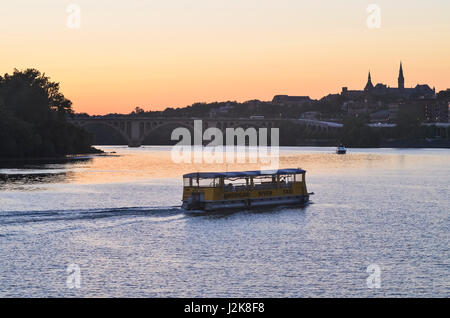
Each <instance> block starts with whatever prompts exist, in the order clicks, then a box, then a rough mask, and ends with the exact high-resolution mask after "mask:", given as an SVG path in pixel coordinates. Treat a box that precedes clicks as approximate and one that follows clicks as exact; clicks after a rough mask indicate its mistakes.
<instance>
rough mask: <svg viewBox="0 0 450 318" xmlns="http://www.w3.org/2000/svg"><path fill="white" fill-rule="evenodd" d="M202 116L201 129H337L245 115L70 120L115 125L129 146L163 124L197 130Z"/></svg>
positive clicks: (320, 123) (313, 123) (137, 145)
mask: <svg viewBox="0 0 450 318" xmlns="http://www.w3.org/2000/svg"><path fill="white" fill-rule="evenodd" d="M195 120H202V129H203V130H206V129H208V128H210V127H216V128H219V129H220V130H221V131H222V132H225V129H226V128H239V127H240V128H244V129H247V128H249V127H255V128H268V129H270V128H280V127H282V125H283V124H285V123H286V122H292V123H294V124H298V125H306V126H307V127H308V128H310V129H320V130H329V129H330V130H331V129H336V126H335V125H334V123H330V125H328V123H325V122H319V121H317V122H315V121H312V120H308V121H307V122H303V121H301V120H296V119H281V118H278V119H252V118H249V119H245V118H221V119H212V118H208V119H202V118H146V117H127V116H123V117H86V118H79V117H76V118H71V119H69V122H71V123H72V124H74V125H77V126H79V127H84V126H87V125H92V124H102V125H106V126H109V127H111V128H113V129H115V130H116V131H117V132H119V134H120V135H121V136H122V137H124V138H125V140H126V141H127V142H128V146H129V147H140V146H141V145H142V142H143V141H144V139H145V138H147V137H148V136H149V135H150V134H151V133H152V132H153V131H155V130H156V129H158V128H161V127H163V126H167V125H172V126H180V127H185V128H188V129H189V130H190V131H193V130H194V121H195Z"/></svg>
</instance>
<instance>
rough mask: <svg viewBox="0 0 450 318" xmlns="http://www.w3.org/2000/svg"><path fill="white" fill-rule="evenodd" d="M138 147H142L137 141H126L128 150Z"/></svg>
mask: <svg viewBox="0 0 450 318" xmlns="http://www.w3.org/2000/svg"><path fill="white" fill-rule="evenodd" d="M140 146H142V143H141V141H140V140H138V139H130V140H129V141H128V147H130V148H139V147H140Z"/></svg>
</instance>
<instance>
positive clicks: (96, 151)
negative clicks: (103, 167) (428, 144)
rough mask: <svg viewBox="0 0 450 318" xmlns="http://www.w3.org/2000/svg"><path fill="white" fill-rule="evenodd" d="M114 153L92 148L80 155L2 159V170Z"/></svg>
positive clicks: (0, 162)
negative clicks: (15, 166) (14, 166)
mask: <svg viewBox="0 0 450 318" xmlns="http://www.w3.org/2000/svg"><path fill="white" fill-rule="evenodd" d="M114 154H115V153H114V152H105V151H103V150H101V149H97V148H95V147H91V149H90V151H88V152H84V153H79V154H68V155H65V156H49V157H45V156H44V157H22V158H0V168H3V167H11V166H12V165H16V164H18V165H24V164H42V163H65V162H71V161H77V160H89V159H91V158H92V157H93V156H112V155H114Z"/></svg>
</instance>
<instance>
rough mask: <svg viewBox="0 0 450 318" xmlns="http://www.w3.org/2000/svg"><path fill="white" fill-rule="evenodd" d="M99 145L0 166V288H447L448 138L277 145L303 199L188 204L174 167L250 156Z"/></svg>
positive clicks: (447, 291) (375, 291)
mask: <svg viewBox="0 0 450 318" xmlns="http://www.w3.org/2000/svg"><path fill="white" fill-rule="evenodd" d="M100 148H102V149H103V150H106V151H109V152H112V151H114V152H116V154H115V155H114V156H93V157H90V158H84V159H85V160H78V161H73V162H68V163H56V164H55V163H53V164H38V163H34V164H28V165H25V166H22V167H9V168H8V167H7V168H0V246H1V249H0V268H1V271H0V296H1V297H16V296H18V297H60V296H62V297H101V296H106V297H388V296H393V297H415V296H418V297H428V296H437V297H449V296H450V280H449V274H450V261H449V259H450V251H449V232H450V231H449V230H450V228H449V227H450V226H449V217H450V150H448V149H440V150H439V149H417V150H412V149H409V150H408V149H404V150H400V149H364V150H363V149H351V150H350V152H349V153H348V154H347V155H343V156H338V155H336V154H334V149H332V148H304V147H301V148H282V149H281V158H280V167H281V168H288V167H291V168H297V167H301V168H303V169H305V170H307V171H308V172H307V182H308V190H309V191H311V192H315V195H314V196H313V197H312V204H310V205H309V206H307V207H305V208H275V209H268V210H262V211H238V212H233V213H214V214H207V215H195V214H191V213H186V212H184V211H183V210H181V209H180V204H181V202H180V199H181V194H182V178H181V176H182V175H183V174H184V173H188V172H195V171H198V170H202V171H208V170H209V171H214V170H219V171H224V170H228V171H233V170H243V169H245V170H250V169H254V168H255V166H254V165H250V164H239V165H237V164H236V165H228V166H218V165H212V164H205V165H202V166H196V165H193V164H192V165H190V164H176V163H173V161H172V160H171V157H170V147H142V148H138V149H130V148H127V147H100ZM68 268H69V269H68ZM74 268H75V269H76V270H75V271H72V270H73V269H74ZM368 268H369V270H368ZM78 269H79V271H78ZM74 275H75V276H74ZM374 275H375V276H374ZM369 277H370V278H374V277H375V279H374V280H371V279H369V281H368V278H369ZM74 282H75V284H74ZM374 282H375V284H374ZM78 283H79V285H78ZM78 287H79V288H78ZM369 287H379V288H369Z"/></svg>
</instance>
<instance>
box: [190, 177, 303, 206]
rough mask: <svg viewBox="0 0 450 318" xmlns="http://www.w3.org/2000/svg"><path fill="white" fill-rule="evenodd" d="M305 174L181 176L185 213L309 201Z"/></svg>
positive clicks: (300, 203)
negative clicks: (188, 211)
mask: <svg viewBox="0 0 450 318" xmlns="http://www.w3.org/2000/svg"><path fill="white" fill-rule="evenodd" d="M305 174H306V171H305V170H302V169H281V170H267V171H237V172H196V173H188V174H185V175H184V176H183V183H184V187H183V205H182V208H183V209H185V210H202V211H214V210H224V209H241V208H246V209H247V208H252V207H263V206H279V205H304V204H306V203H308V202H309V195H310V193H308V191H307V189H306V180H305Z"/></svg>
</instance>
